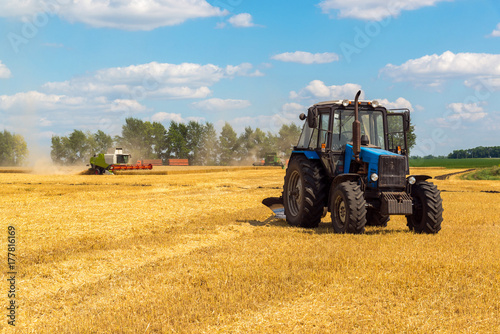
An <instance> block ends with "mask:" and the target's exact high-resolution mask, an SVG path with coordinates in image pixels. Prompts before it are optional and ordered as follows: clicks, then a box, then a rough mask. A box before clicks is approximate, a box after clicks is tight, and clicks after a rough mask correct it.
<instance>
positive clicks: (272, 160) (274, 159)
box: [253, 153, 285, 168]
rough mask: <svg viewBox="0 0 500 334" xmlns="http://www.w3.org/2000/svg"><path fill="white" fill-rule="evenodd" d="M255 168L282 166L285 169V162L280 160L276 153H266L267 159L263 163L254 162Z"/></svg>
mask: <svg viewBox="0 0 500 334" xmlns="http://www.w3.org/2000/svg"><path fill="white" fill-rule="evenodd" d="M253 165H254V166H280V167H281V168H284V166H285V165H284V164H283V162H281V160H280V159H279V158H278V154H276V153H266V157H265V158H264V159H262V160H261V161H258V162H254V163H253Z"/></svg>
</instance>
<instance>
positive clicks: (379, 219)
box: [366, 210, 391, 227]
mask: <svg viewBox="0 0 500 334" xmlns="http://www.w3.org/2000/svg"><path fill="white" fill-rule="evenodd" d="M390 219H391V217H390V216H386V215H382V214H381V213H380V211H376V210H368V211H367V213H366V226H378V227H387V222H388V221H389V220H390Z"/></svg>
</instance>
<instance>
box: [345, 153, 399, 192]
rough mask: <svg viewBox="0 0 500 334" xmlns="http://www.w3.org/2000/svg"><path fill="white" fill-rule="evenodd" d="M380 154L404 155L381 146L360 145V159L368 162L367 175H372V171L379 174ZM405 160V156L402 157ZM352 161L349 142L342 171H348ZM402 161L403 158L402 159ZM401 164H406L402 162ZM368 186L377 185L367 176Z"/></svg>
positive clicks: (374, 186) (352, 155) (352, 154)
mask: <svg viewBox="0 0 500 334" xmlns="http://www.w3.org/2000/svg"><path fill="white" fill-rule="evenodd" d="M381 156H396V157H399V158H401V159H402V158H403V157H404V156H402V155H399V154H396V153H393V152H390V151H386V150H383V149H381V148H376V147H366V146H361V152H360V154H359V157H360V160H361V161H362V162H364V163H367V164H368V173H367V174H368V175H372V174H373V173H375V174H377V175H378V174H379V173H380V171H379V161H380V157H381ZM404 159H405V160H406V157H404ZM353 161H354V152H353V148H352V145H351V144H347V145H346V152H345V161H344V171H345V173H348V172H349V170H350V167H351V163H352V162H353ZM403 161H404V160H403ZM402 163H403V164H406V163H404V162H402ZM368 186H370V187H373V188H376V187H377V181H372V180H370V178H369V177H368Z"/></svg>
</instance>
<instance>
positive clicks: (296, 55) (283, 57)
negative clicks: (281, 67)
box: [271, 51, 339, 64]
mask: <svg viewBox="0 0 500 334" xmlns="http://www.w3.org/2000/svg"><path fill="white" fill-rule="evenodd" d="M271 58H272V59H275V60H280V61H284V62H293V63H301V64H325V63H332V62H334V61H338V60H339V56H338V55H337V54H336V53H333V52H324V53H310V52H304V51H295V52H285V53H280V54H278V55H275V56H273V57H271Z"/></svg>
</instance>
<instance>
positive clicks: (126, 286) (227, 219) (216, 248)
mask: <svg viewBox="0 0 500 334" xmlns="http://www.w3.org/2000/svg"><path fill="white" fill-rule="evenodd" d="M177 168H179V167H177ZM181 168H182V167H181ZM225 168H226V170H223V169H222V168H219V169H215V170H217V172H215V173H207V172H206V171H200V172H198V173H196V172H195V170H194V169H193V168H191V169H190V170H189V169H186V170H185V171H189V174H184V175H183V174H163V175H147V174H144V175H114V176H113V175H102V176H96V175H78V173H80V172H81V171H82V168H79V169H78V168H76V169H73V170H58V171H56V172H57V173H59V174H58V175H43V174H26V173H8V174H0V185H1V187H2V195H3V196H2V201H1V202H0V206H1V207H2V210H0V221H1V222H2V230H3V231H6V228H7V226H8V225H12V226H15V227H16V229H17V231H18V236H19V244H18V250H17V252H18V256H19V258H20V262H19V270H18V276H17V278H18V283H17V288H18V291H19V297H18V298H17V302H18V304H19V305H20V308H19V313H18V326H16V328H17V329H18V332H21V333H56V332H57V333H162V332H164V333H171V332H178V333H283V332H287V333H288V332H290V333H328V332H330V333H339V332H355V333H370V332H373V333H395V332H398V333H399V332H406V333H435V332H440V333H457V332H461V333H463V332H465V333H497V332H500V318H499V317H498V314H499V313H500V283H499V282H500V262H499V261H498V259H499V258H500V248H499V247H498V240H500V218H499V217H500V206H499V205H498V203H499V199H500V182H494V181H467V180H460V179H459V177H458V174H456V175H452V176H450V177H449V178H448V179H446V180H436V179H435V180H432V182H434V183H435V184H436V185H437V186H438V188H439V189H440V190H441V191H442V197H443V201H444V204H443V205H444V210H445V211H444V222H443V229H442V231H440V232H439V233H438V234H437V235H416V234H413V233H410V232H409V231H408V229H407V227H406V221H405V220H404V217H393V218H391V221H390V222H389V225H388V227H387V228H375V227H369V228H367V231H366V234H364V235H337V234H333V233H332V229H331V227H330V223H329V219H330V217H329V215H328V216H327V217H325V218H324V219H323V223H322V224H320V226H319V227H318V228H316V229H312V230H308V229H301V228H291V227H289V226H287V224H286V222H284V221H283V220H278V219H274V218H273V216H272V214H271V211H270V210H269V209H267V208H266V207H264V206H263V205H262V204H261V201H262V199H263V198H265V197H269V196H279V195H280V193H281V191H282V185H283V177H284V173H285V171H284V170H283V169H281V168H272V167H271V168H262V167H258V168H255V167H250V169H242V168H233V169H228V168H227V167H225ZM164 171H165V172H170V170H164ZM171 171H172V172H174V171H175V170H171ZM177 171H179V170H177ZM181 171H182V170H181ZM461 171H464V170H463V169H462V170H450V169H443V168H418V169H412V170H411V172H412V174H429V175H431V176H433V177H436V176H439V175H443V174H445V173H448V174H449V173H458V172H461ZM158 172H160V170H158ZM1 247H2V248H3V249H5V248H6V243H5V241H4V243H3V244H2V246H1ZM0 261H2V263H6V252H0ZM1 279H2V280H3V281H4V282H5V279H6V277H5V271H3V272H2V276H1ZM0 300H2V301H3V303H4V304H5V303H6V302H7V298H6V297H5V296H4V298H3V299H0ZM0 330H1V331H2V332H6V333H7V332H10V331H9V330H8V328H7V324H6V321H1V322H0Z"/></svg>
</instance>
